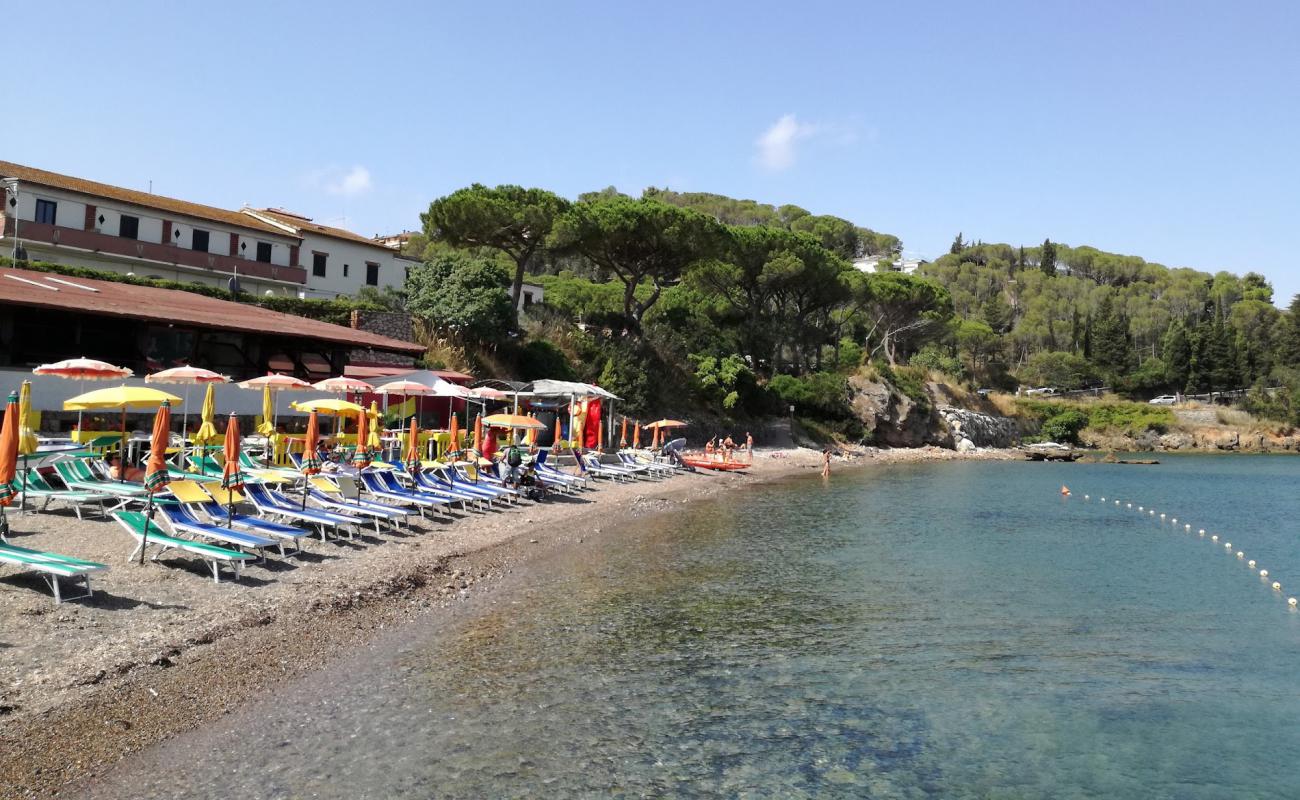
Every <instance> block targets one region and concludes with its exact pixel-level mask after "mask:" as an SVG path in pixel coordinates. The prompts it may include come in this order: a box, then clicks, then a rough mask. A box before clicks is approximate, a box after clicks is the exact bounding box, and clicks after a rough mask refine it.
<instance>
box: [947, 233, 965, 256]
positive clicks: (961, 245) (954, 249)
mask: <svg viewBox="0 0 1300 800" xmlns="http://www.w3.org/2000/svg"><path fill="white" fill-rule="evenodd" d="M965 249H966V243H965V242H964V241H962V238H961V231H958V232H957V238H956V239H953V240H952V246H951V247H949V248H948V252H949V253H951V254H952V255H957V254H958V253H960V252H961V251H963V250H965Z"/></svg>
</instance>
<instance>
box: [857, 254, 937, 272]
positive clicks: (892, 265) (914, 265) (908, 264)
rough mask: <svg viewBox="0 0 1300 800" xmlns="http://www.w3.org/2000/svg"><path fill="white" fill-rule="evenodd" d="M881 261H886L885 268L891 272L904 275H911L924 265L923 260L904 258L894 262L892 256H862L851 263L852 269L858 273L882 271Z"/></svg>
mask: <svg viewBox="0 0 1300 800" xmlns="http://www.w3.org/2000/svg"><path fill="white" fill-rule="evenodd" d="M882 261H887V263H888V266H887V267H885V268H887V269H889V270H892V271H893V272H901V273H903V274H904V275H911V274H912V273H913V272H916V271H917V270H918V269H920V268H921V265H922V264H924V263H925V259H923V258H905V259H903V260H901V261H895V260H894V257H893V256H863V257H862V258H859V259H857V260H855V261H854V262H853V268H854V269H856V270H858V271H859V272H878V271H880V270H881V269H882V266H881V263H880V262H882Z"/></svg>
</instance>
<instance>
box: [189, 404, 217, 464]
mask: <svg viewBox="0 0 1300 800" xmlns="http://www.w3.org/2000/svg"><path fill="white" fill-rule="evenodd" d="M199 420H200V422H199V429H198V430H196V431H195V432H194V444H195V445H196V446H198V447H206V446H207V445H208V444H209V443H211V442H215V441H216V440H217V438H218V434H217V422H216V420H217V399H216V394H215V392H214V391H213V385H212V384H210V383H209V384H208V388H207V391H206V392H205V393H204V395H203V408H202V409H200V411H199ZM204 455H205V454H204V453H203V452H202V451H200V453H199V472H200V473H202V474H205V475H206V474H207V472H206V471H205V469H204V466H203V462H204V458H203V456H204Z"/></svg>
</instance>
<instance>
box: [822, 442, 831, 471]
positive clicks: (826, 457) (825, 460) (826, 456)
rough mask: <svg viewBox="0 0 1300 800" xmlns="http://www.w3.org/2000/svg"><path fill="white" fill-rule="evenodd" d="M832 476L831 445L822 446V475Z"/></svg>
mask: <svg viewBox="0 0 1300 800" xmlns="http://www.w3.org/2000/svg"><path fill="white" fill-rule="evenodd" d="M830 476H831V449H830V448H829V447H825V448H822V477H823V478H829V477H830Z"/></svg>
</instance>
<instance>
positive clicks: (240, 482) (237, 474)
mask: <svg viewBox="0 0 1300 800" xmlns="http://www.w3.org/2000/svg"><path fill="white" fill-rule="evenodd" d="M221 452H222V455H223V456H224V458H225V462H226V463H225V465H224V466H223V467H222V468H221V488H222V489H225V490H226V491H228V492H233V491H236V490H238V489H242V488H243V487H244V471H243V470H242V469H240V468H239V418H238V417H236V416H235V415H234V414H231V415H230V419H229V420H228V421H227V422H226V442H225V446H224V447H223V448H222V451H221Z"/></svg>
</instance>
